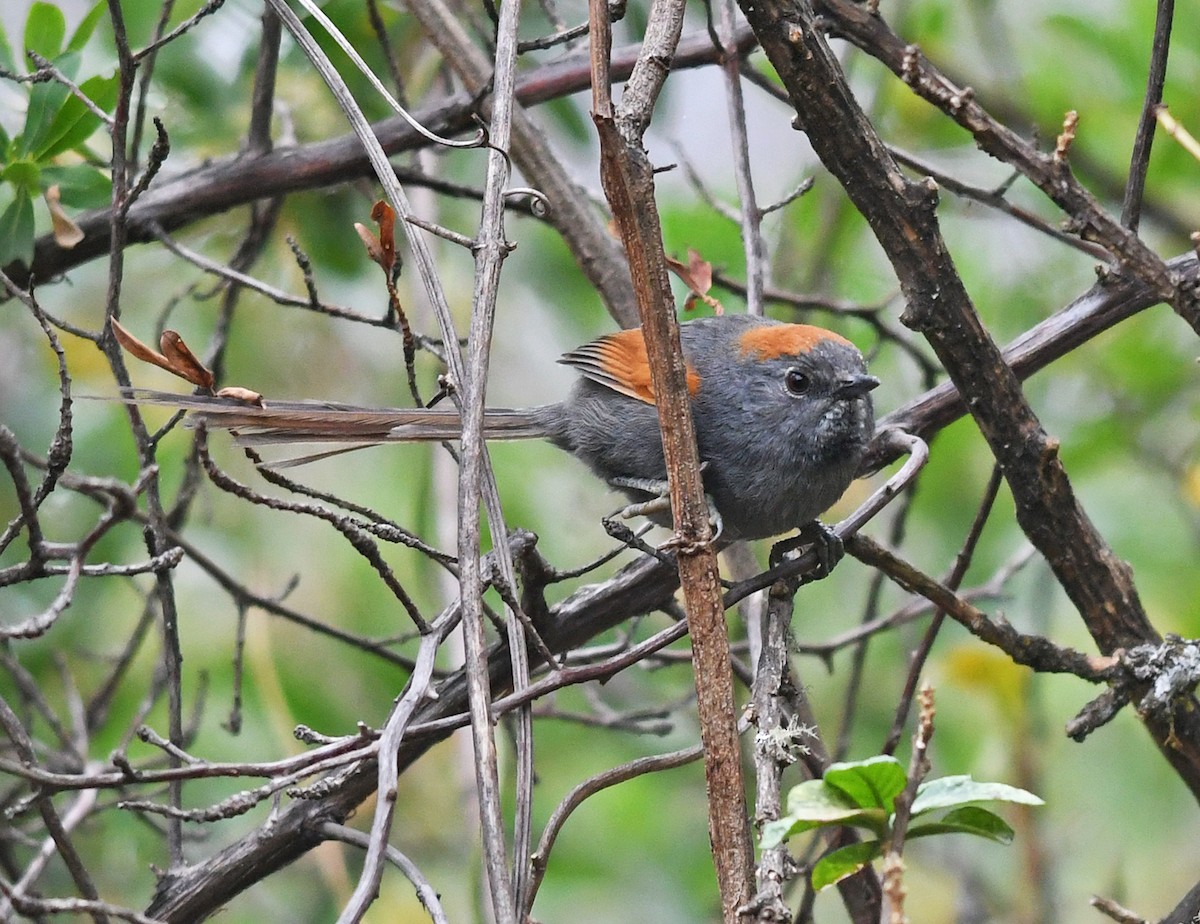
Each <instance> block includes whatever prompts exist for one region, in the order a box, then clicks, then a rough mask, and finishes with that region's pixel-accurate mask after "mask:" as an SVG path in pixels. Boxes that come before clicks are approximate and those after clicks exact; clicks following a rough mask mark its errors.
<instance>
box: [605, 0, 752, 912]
mask: <svg viewBox="0 0 1200 924" xmlns="http://www.w3.org/2000/svg"><path fill="white" fill-rule="evenodd" d="M589 10H590V14H591V45H592V53H593V56H594V57H593V60H594V69H593V82H592V103H593V112H592V119H593V121H594V122H595V123H596V130H597V132H598V134H599V137H600V180H601V183H602V184H603V186H604V192H605V195H606V196H607V197H608V201H609V205H610V206H611V208H612V213H613V219H614V220H615V222H616V224H617V228H618V230H619V231H620V234H621V239H622V241H624V243H625V253H626V254H627V255H628V258H629V269H630V273H631V275H632V277H633V287H634V292H635V294H636V296H637V307H638V314H639V316H640V318H641V322H642V335H643V337H644V338H645V340H646V350H647V354H648V357H649V362H650V373H651V378H652V380H653V383H654V394H655V396H656V398H655V403H656V405H657V407H658V415H659V425H660V427H661V429H662V443H663V455H664V457H665V460H666V469H667V479H668V483H669V487H670V493H671V509H672V511H673V513H674V525H675V537H674V539H673V540H672V541H673V543H674V544H675V545H676V546H677V547H678V548H679V553H680V554H679V578H680V585H681V587H682V589H683V596H684V605H685V607H686V609H687V614H688V627H689V632H690V634H691V638H692V661H693V669H694V672H695V680H696V709H697V713H698V715H699V719H700V739H701V742H702V743H703V745H704V776H705V782H706V784H707V790H708V823H709V839H710V843H711V845H712V852H713V861H714V863H715V865H716V871H717V886H718V889H719V890H720V895H721V907H722V919H723V920H724V921H725V922H726V924H737V922H738V921H741V920H744V919H745V915H746V914H747V913H748V909H747V904H748V902H749V901H750V898H751V896H752V895H753V864H754V848H753V846H752V844H751V842H750V831H749V826H748V824H747V808H746V795H745V787H744V784H743V782H742V766H741V748H740V744H739V740H738V732H737V725H736V722H735V719H734V715H735V704H734V698H733V675H732V672H731V670H730V666H729V639H728V628H727V627H726V624H725V608H724V606H723V605H722V602H721V584H720V575H719V573H718V569H717V553H716V549H715V546H714V538H715V537H714V536H713V532H712V524H711V523H710V522H709V513H708V504H707V502H706V501H705V497H704V486H703V483H702V482H701V478H700V458H699V453H698V451H697V449H696V434H695V429H694V426H693V423H692V414H691V406H690V401H689V398H688V391H687V386H686V381H685V370H684V364H683V353H682V349H681V347H680V342H679V324H678V322H677V321H676V318H675V299H674V296H673V294H672V292H671V280H670V274H669V271H668V268H667V262H666V255H665V253H664V252H663V243H662V228H661V225H660V223H659V216H658V208H657V206H656V204H655V199H654V168H653V165H652V164H651V163H650V158H649V156H648V154H647V153H646V149H645V147H644V145H643V136H644V134H645V131H646V128H647V127H648V125H649V123H650V116H651V113H652V111H653V108H654V103H655V101H656V100H657V99H658V93H659V91H660V89H661V88H662V82H663V80H664V79H665V77H666V69H665V67H664V66H663V65H664V62H666V61H669V60H670V59H671V56H672V55H673V53H674V51H675V46H676V44H677V43H678V41H679V30H680V28H681V26H682V21H683V15H682V13H683V4H682V3H677V2H666V0H663V2H659V3H655V5H654V7H653V9H652V12H651V17H650V22H649V23H648V24H647V27H646V39H645V44H644V46H643V50H642V54H641V55H640V56H639V57H638V61H637V64H636V65H635V67H634V70H633V73H632V74H631V75H630V79H629V82H628V83H627V85H626V87H625V93H624V94H623V96H622V100H621V105H620V106H619V107H616V108H615V109H614V107H613V104H612V98H611V92H610V86H609V82H608V81H609V80H610V79H611V75H610V72H609V64H608V55H609V52H610V49H611V43H612V37H611V32H610V31H609V30H610V25H609V21H608V8H607V6H606V5H605V3H604V2H603V0H592V2H591V3H590V4H589Z"/></svg>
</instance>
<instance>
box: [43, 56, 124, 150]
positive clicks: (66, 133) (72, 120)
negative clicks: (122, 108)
mask: <svg viewBox="0 0 1200 924" xmlns="http://www.w3.org/2000/svg"><path fill="white" fill-rule="evenodd" d="M117 83H118V81H117V76H116V74H113V75H112V76H111V77H102V76H96V77H91V78H89V79H87V80H85V81H84V82H83V83H82V84H80V86H79V89H80V90H81V91H82V92H83V94H84V95H85V96H87V98H88V99H90V100H91V101H92V102H93V103H95V104H96V105H97V106H99V107H100V108H101V109H104V110H108V109H111V108H112V107H113V105H114V104H115V103H116V100H117ZM99 125H100V118H99V117H98V116H97V115H95V114H94V113H93V112H92V111H91V110H90V109H88V108H87V106H85V105H84V104H83V101H82V100H80V99H79V97H77V96H75V95H73V94H72V95H71V96H69V97H68V98H67V99H66V100H65V101H64V102H63V104H62V107H61V108H60V109H59V110H58V112H57V113H56V114H55V116H54V118H53V119H52V120H51V121H50V124H49V125H47V126H46V128H45V129H44V130H43V131H42V132H41V133H40V135H41V137H40V138H39V139H38V143H37V144H36V145H35V144H33V143H32V142H30V145H31V148H32V151H31V153H32V154H33V155H34V157H36V158H37V159H38V160H49V159H50V158H51V157H54V156H56V155H58V154H61V153H62V152H63V151H69V150H71V149H72V148H74V147H78V146H79V145H81V144H83V142H85V141H87V140H88V138H90V137H91V136H92V134H93V133H94V132H95V131H96V129H97V128H98V127H99Z"/></svg>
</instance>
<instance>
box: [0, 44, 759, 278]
mask: <svg viewBox="0 0 1200 924" xmlns="http://www.w3.org/2000/svg"><path fill="white" fill-rule="evenodd" d="M737 41H738V47H739V48H740V49H743V50H745V49H746V48H748V47H750V46H751V45H752V44H753V39H752V37H751V36H750V33H749V31H748V30H741V31H739V32H738V34H737ZM640 48H641V46H640V45H629V46H624V47H622V48H619V49H615V50H614V52H613V78H614V79H615V80H623V79H625V78H626V77H628V76H629V73H630V71H631V70H632V69H633V63H634V61H635V60H636V59H637V55H638V52H639V50H640ZM719 55H720V51H719V50H718V49H715V48H713V47H712V43H711V42H710V41H709V37H708V34H707V33H706V32H696V33H693V34H691V35H689V36H687V37H686V38H685V39H683V40H682V41H681V42H680V45H679V49H678V51H677V52H676V54H675V56H674V57H673V58H672V59H671V61H670V67H671V68H672V69H685V68H692V67H701V66H704V65H707V64H711V63H713V62H715V61H716V60H717V59H718V57H719ZM589 68H590V65H589V63H588V56H587V54H586V53H576V54H572V55H569V56H566V57H564V58H563V59H561V60H559V61H556V62H554V63H552V64H546V65H543V66H542V67H539V68H538V69H536V70H534V71H530V72H528V73H526V74H523V75H521V76H520V78H519V79H518V81H517V88H516V100H517V102H518V103H520V104H521V105H522V106H526V107H528V106H534V105H537V104H538V103H543V102H547V101H549V100H553V99H558V98H561V97H563V96H568V95H570V94H572V93H577V92H578V91H580V90H583V89H586V88H587V86H588V81H589V76H590V70H589ZM477 102H478V101H477V100H476V98H475V97H474V96H472V95H471V94H469V93H466V92H462V93H456V94H453V95H451V96H448V97H446V98H444V99H442V100H438V101H435V102H433V103H431V104H429V105H428V106H424V107H422V108H421V109H420V110H418V111H417V112H415V113H414V117H415V118H416V119H417V120H418V121H420V122H421V123H422V124H423V125H425V126H426V127H427V128H428V129H430V130H431V131H434V132H436V133H438V134H440V135H452V134H455V133H458V132H464V131H470V130H472V129H474V127H475V123H474V121H473V118H474V114H475V112H476V108H477ZM373 127H374V130H375V134H376V136H377V137H378V138H379V142H380V144H381V145H383V148H384V150H385V151H386V152H387V153H388V154H389V155H395V154H398V153H402V152H404V151H413V150H418V149H421V148H424V147H426V146H427V145H428V143H429V142H428V140H427V139H426V138H425V137H423V136H422V135H420V134H419V133H418V132H417V131H416V129H414V128H413V127H412V126H411V125H409V124H408V122H406V121H404V119H402V118H400V117H394V118H389V119H384V120H382V121H380V122H379V123H377V124H376V125H374V126H373ZM371 175H372V169H371V165H370V163H369V161H368V159H367V156H366V154H365V153H364V152H363V149H362V146H361V145H360V144H359V142H358V140H357V139H356V138H355V136H354V135H353V134H347V135H343V136H341V137H339V138H332V139H329V140H326V141H319V142H315V143H313V144H305V145H297V146H295V147H291V148H285V149H279V148H277V149H275V150H273V151H272V152H270V153H269V154H264V155H262V156H259V157H247V156H244V155H241V154H238V155H230V156H229V157H226V158H222V159H218V160H214V161H212V162H209V163H206V164H205V165H204V166H202V167H198V168H196V169H194V170H189V171H187V172H185V173H182V174H180V175H178V176H176V177H174V178H172V179H170V180H161V178H160V182H159V183H158V184H157V185H156V186H155V187H154V188H152V189H150V190H148V191H147V192H146V194H145V195H143V196H141V197H140V198H139V199H138V201H137V202H136V203H134V205H133V206H132V207H131V208H130V209H129V211H128V214H127V215H126V221H125V231H124V235H125V243H127V244H135V243H146V242H149V241H152V240H154V239H155V233H154V230H153V229H154V228H155V226H158V227H160V228H162V229H164V230H166V231H173V230H175V229H177V228H179V227H182V226H184V225H187V224H191V223H192V222H195V221H198V220H199V219H201V218H205V217H207V216H209V215H215V214H218V213H220V212H225V211H228V210H229V209H232V208H235V207H237V206H240V205H246V204H248V203H250V202H254V201H256V200H258V199H261V198H264V197H272V196H278V195H282V194H284V193H289V192H297V191H299V190H304V189H318V188H323V187H327V186H333V185H336V184H339V183H345V182H347V181H349V180H353V179H358V178H362V177H369V176H371ZM75 221H76V224H78V225H79V228H80V230H82V231H83V234H84V236H83V239H82V240H81V241H80V242H79V243H78V244H77V245H76V246H75V247H73V248H70V249H68V248H64V247H62V246H60V245H59V244H58V243H57V242H56V241H55V240H54V237H53V235H49V234H47V235H44V236H43V237H41V238H39V239H38V240H37V242H36V243H35V245H34V256H33V265H32V266H31V267H26V266H25V265H24V264H21V263H12V264H9V265H8V266H6V267H4V268H3V269H4V272H5V273H7V274H8V275H9V276H10V277H11V278H12V280H13V282H15V283H16V284H17V285H18V286H20V287H22V288H26V287H28V285H29V282H30V280H31V279H36V280H41V281H45V280H49V279H54V278H56V277H58V276H60V275H62V274H63V273H65V272H66V271H68V270H70V269H72V268H73V267H76V266H80V265H81V264H83V263H86V262H88V261H89V260H93V259H95V258H96V257H99V256H103V255H104V254H105V253H107V252H108V244H109V236H110V230H111V228H112V223H113V212H112V210H111V209H102V210H99V211H94V212H87V213H84V214H83V215H80V216H78V217H77V218H76V219H75ZM584 272H585V274H586V275H588V277H589V279H591V278H592V276H593V275H594V273H592V272H590V271H589V267H588V266H584ZM593 282H595V280H593ZM597 287H598V288H599V289H600V290H601V291H603V290H604V287H601V286H597Z"/></svg>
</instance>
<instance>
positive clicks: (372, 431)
mask: <svg viewBox="0 0 1200 924" xmlns="http://www.w3.org/2000/svg"><path fill="white" fill-rule="evenodd" d="M123 398H124V400H125V401H126V402H128V403H130V404H156V405H163V406H166V407H173V408H179V409H181V410H185V411H187V412H188V414H189V416H190V418H191V419H192V420H194V421H196V422H198V423H203V424H204V425H205V426H207V427H213V428H220V429H222V430H230V431H233V434H234V437H235V439H236V440H237V442H238V444H239V445H243V446H259V445H266V444H276V443H344V444H363V445H366V444H372V443H393V442H423V441H430V440H432V441H438V440H453V439H457V438H458V436H459V434H460V432H461V430H462V425H461V423H460V422H459V417H458V411H457V410H455V409H454V408H453V407H446V408H428V409H425V408H371V407H357V406H355V405H351V404H337V403H333V402H328V401H264V402H263V405H262V406H261V407H259V406H258V405H255V404H251V403H249V402H246V401H238V400H234V399H231V398H212V397H207V396H204V395H177V394H172V393H170V392H163V391H149V390H147V389H141V388H133V389H127V390H125V391H124V393H123ZM537 411H538V409H536V408H526V409H511V408H494V409H493V408H489V409H488V410H487V412H486V413H485V416H484V425H483V431H484V432H483V435H484V437H485V438H486V439H490V440H523V439H536V438H539V437H543V436H546V427H545V425H544V424H542V423H540V422H539V419H538V414H537Z"/></svg>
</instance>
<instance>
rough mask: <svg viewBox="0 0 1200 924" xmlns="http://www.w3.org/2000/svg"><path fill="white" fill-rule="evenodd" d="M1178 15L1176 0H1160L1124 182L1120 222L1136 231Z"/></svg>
mask: <svg viewBox="0 0 1200 924" xmlns="http://www.w3.org/2000/svg"><path fill="white" fill-rule="evenodd" d="M1174 18H1175V0H1158V12H1157V14H1156V18H1155V21H1154V44H1153V50H1152V51H1151V53H1150V72H1149V74H1147V76H1146V101H1145V102H1144V103H1143V104H1142V114H1141V116H1140V117H1139V119H1138V127H1137V135H1135V136H1134V139H1133V153H1132V154H1131V155H1130V157H1129V179H1128V180H1127V181H1126V184H1125V201H1124V202H1123V203H1122V204H1121V224H1123V225H1124V226H1125V227H1126V228H1128V229H1129V230H1130V231H1135V232H1136V231H1137V229H1138V224H1139V223H1140V222H1141V218H1142V195H1143V193H1145V191H1146V172H1147V171H1148V170H1149V168H1150V147H1151V145H1153V144H1154V129H1155V126H1156V124H1157V122H1158V119H1157V118H1156V117H1155V111H1156V110H1157V109H1158V105H1159V103H1161V102H1162V93H1163V84H1165V83H1166V80H1167V54H1168V52H1169V51H1170V48H1171V25H1172V23H1173V21H1174Z"/></svg>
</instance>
